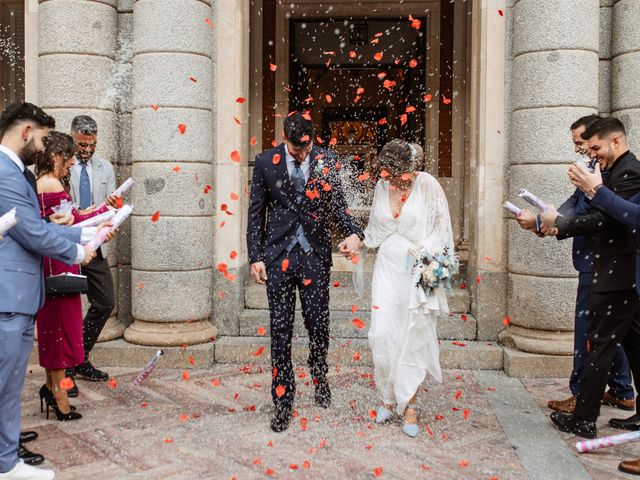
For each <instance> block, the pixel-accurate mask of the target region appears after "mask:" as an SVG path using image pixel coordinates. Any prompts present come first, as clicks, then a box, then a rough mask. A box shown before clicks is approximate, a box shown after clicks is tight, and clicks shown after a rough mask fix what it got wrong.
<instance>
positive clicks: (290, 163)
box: [284, 142, 311, 182]
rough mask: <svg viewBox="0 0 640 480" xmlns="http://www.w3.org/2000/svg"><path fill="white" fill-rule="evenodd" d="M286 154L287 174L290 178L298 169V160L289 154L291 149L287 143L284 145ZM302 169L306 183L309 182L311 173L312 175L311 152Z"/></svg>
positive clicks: (302, 164) (301, 165) (301, 166)
mask: <svg viewBox="0 0 640 480" xmlns="http://www.w3.org/2000/svg"><path fill="white" fill-rule="evenodd" d="M284 152H285V159H286V160H287V172H288V173H289V178H291V175H292V174H293V171H294V170H295V168H296V162H297V160H296V159H295V158H293V157H292V156H291V154H290V153H289V149H288V148H287V142H285V144H284ZM300 168H301V169H302V173H304V180H305V182H308V181H309V173H311V152H309V154H308V155H307V157H306V158H305V159H304V161H303V162H302V163H301V164H300Z"/></svg>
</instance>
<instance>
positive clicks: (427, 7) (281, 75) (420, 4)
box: [275, 0, 440, 176]
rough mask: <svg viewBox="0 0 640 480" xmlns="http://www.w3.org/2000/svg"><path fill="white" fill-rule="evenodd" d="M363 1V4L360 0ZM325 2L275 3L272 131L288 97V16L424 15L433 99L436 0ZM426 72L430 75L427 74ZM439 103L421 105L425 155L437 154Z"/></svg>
mask: <svg viewBox="0 0 640 480" xmlns="http://www.w3.org/2000/svg"><path fill="white" fill-rule="evenodd" d="M363 3H366V7H364V6H363V5H362V4H363ZM326 5H327V2H319V1H317V0H300V1H298V2H296V3H295V5H294V6H292V5H291V4H290V3H286V4H282V3H278V4H276V35H275V37H276V45H275V51H276V65H277V66H278V68H277V70H276V72H275V85H276V88H275V113H276V115H278V116H277V117H276V131H277V132H279V131H280V130H281V128H282V119H283V118H285V117H286V115H287V113H289V101H288V100H289V97H288V95H287V94H286V93H285V91H284V89H283V86H285V85H287V84H288V83H289V61H288V58H289V38H290V30H289V26H290V20H301V19H304V18H309V17H313V18H314V19H318V18H332V17H338V18H340V17H349V16H355V15H354V12H358V11H366V13H367V14H366V17H367V18H371V19H374V18H388V17H407V18H408V17H409V15H412V14H413V15H415V16H416V17H421V18H422V17H426V19H427V39H426V50H427V52H425V55H426V58H427V66H426V69H425V72H426V78H425V83H426V85H427V88H428V90H429V92H432V95H433V96H434V99H437V98H438V97H437V96H436V94H435V92H439V88H440V81H439V79H440V75H439V73H440V49H439V48H434V49H433V51H430V47H431V45H438V43H439V38H440V0H423V1H409V2H404V3H402V4H400V3H392V2H381V1H366V0H365V1H363V0H343V1H342V2H341V3H337V4H333V5H331V7H329V8H328V7H327V6H326ZM429 72H431V73H433V75H429ZM439 105H440V103H439V102H438V101H432V102H431V104H430V106H429V108H426V109H425V145H426V147H427V148H426V149H425V154H426V156H427V158H434V159H437V158H438V132H439V113H440V112H439V110H440V109H439ZM428 172H429V173H431V174H432V175H434V176H437V174H438V163H437V161H435V162H430V163H429V164H428Z"/></svg>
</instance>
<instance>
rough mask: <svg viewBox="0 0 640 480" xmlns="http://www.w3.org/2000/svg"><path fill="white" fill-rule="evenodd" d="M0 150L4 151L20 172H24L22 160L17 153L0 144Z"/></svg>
mask: <svg viewBox="0 0 640 480" xmlns="http://www.w3.org/2000/svg"><path fill="white" fill-rule="evenodd" d="M0 152H2V153H4V154H5V155H7V157H9V158H10V159H11V161H13V163H15V164H16V165H17V166H18V168H19V169H20V171H21V172H24V162H23V161H22V160H21V159H20V157H19V156H18V154H17V153H16V152H14V151H13V150H11V149H10V148H8V147H5V146H4V145H0Z"/></svg>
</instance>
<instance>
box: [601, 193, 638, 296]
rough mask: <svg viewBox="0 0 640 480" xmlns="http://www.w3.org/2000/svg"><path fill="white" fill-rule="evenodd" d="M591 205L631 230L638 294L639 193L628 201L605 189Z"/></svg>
mask: <svg viewBox="0 0 640 480" xmlns="http://www.w3.org/2000/svg"><path fill="white" fill-rule="evenodd" d="M591 203H592V205H593V206H594V207H596V208H598V209H599V210H602V211H603V212H605V213H606V214H607V215H610V216H611V217H613V218H615V219H616V220H617V221H619V222H620V223H623V224H625V225H626V226H627V227H629V228H630V229H631V233H632V234H633V240H634V242H635V248H636V284H635V287H636V291H637V292H638V294H640V193H639V194H637V195H634V196H633V197H631V198H630V199H629V200H625V199H624V198H622V197H620V196H618V195H616V194H615V193H614V192H612V191H611V190H609V189H608V188H607V187H602V188H600V189H599V190H598V192H597V193H596V195H595V196H594V197H593V200H592V201H591Z"/></svg>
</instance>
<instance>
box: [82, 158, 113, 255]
mask: <svg viewBox="0 0 640 480" xmlns="http://www.w3.org/2000/svg"><path fill="white" fill-rule="evenodd" d="M76 163H78V160H76ZM91 176H92V183H93V187H92V190H91V195H92V197H93V203H94V204H95V206H96V207H97V206H99V205H100V204H101V203H102V202H104V201H105V199H106V198H107V195H111V193H113V191H114V190H115V189H116V175H115V173H114V171H113V166H112V165H111V162H109V161H108V160H105V159H104V158H100V157H97V156H95V155H94V156H93V158H92V159H91ZM71 198H72V199H73V202H74V203H80V175H79V174H78V171H77V170H76V169H75V168H74V169H73V170H72V171H71ZM100 251H101V252H102V256H103V257H104V258H107V253H108V246H107V245H106V244H104V245H102V246H101V247H100Z"/></svg>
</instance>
